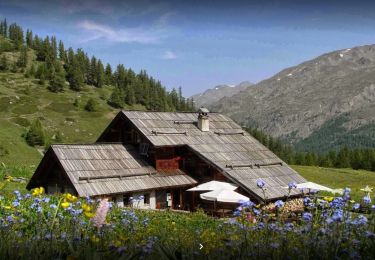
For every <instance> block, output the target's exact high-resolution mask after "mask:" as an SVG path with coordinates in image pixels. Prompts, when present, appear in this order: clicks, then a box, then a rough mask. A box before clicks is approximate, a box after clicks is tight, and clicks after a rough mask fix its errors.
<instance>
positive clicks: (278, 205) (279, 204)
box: [275, 200, 284, 209]
mask: <svg viewBox="0 0 375 260" xmlns="http://www.w3.org/2000/svg"><path fill="white" fill-rule="evenodd" d="M282 206H284V202H283V201H282V200H277V201H276V202H275V207H276V208H278V209H279V208H281V207H282Z"/></svg>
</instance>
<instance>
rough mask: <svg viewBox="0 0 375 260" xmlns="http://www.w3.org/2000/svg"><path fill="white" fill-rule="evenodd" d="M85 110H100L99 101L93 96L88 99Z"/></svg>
mask: <svg viewBox="0 0 375 260" xmlns="http://www.w3.org/2000/svg"><path fill="white" fill-rule="evenodd" d="M85 110H86V111H88V112H95V111H98V103H97V102H96V101H95V100H94V99H93V98H90V99H89V100H87V103H86V105H85Z"/></svg>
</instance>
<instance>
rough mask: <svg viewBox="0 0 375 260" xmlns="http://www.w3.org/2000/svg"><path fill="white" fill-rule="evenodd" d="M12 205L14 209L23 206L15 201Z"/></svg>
mask: <svg viewBox="0 0 375 260" xmlns="http://www.w3.org/2000/svg"><path fill="white" fill-rule="evenodd" d="M12 205H13V207H18V206H19V205H21V204H20V202H19V201H18V200H15V201H13V202H12Z"/></svg>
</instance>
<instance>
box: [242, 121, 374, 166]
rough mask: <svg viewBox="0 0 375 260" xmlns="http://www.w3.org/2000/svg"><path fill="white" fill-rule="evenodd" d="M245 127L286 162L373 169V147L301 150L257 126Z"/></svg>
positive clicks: (344, 146) (345, 146)
mask: <svg viewBox="0 0 375 260" xmlns="http://www.w3.org/2000/svg"><path fill="white" fill-rule="evenodd" d="M245 129H246V131H248V132H249V133H250V134H251V135H252V136H253V137H255V138H256V139H257V140H258V141H260V142H261V143H262V144H263V145H265V146H266V147H268V148H269V149H270V150H271V151H273V152H274V153H275V154H276V155H277V156H279V157H280V158H281V159H282V160H284V161H285V162H286V163H288V164H294V165H307V166H321V167H334V168H352V169H354V170H358V169H363V170H369V171H375V149H360V148H356V149H349V148H348V146H347V145H343V146H341V147H340V148H339V149H338V150H330V151H328V152H325V153H317V152H314V151H309V152H302V151H299V150H296V149H294V147H293V146H291V145H289V144H286V143H284V142H283V141H282V140H281V139H279V138H274V137H272V136H270V135H267V134H266V133H264V132H263V131H261V130H259V129H257V128H245Z"/></svg>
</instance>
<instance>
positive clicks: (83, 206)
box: [82, 203, 91, 212]
mask: <svg viewBox="0 0 375 260" xmlns="http://www.w3.org/2000/svg"><path fill="white" fill-rule="evenodd" d="M82 209H83V211H85V212H88V211H91V207H90V206H89V205H88V204H86V203H83V205H82Z"/></svg>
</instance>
